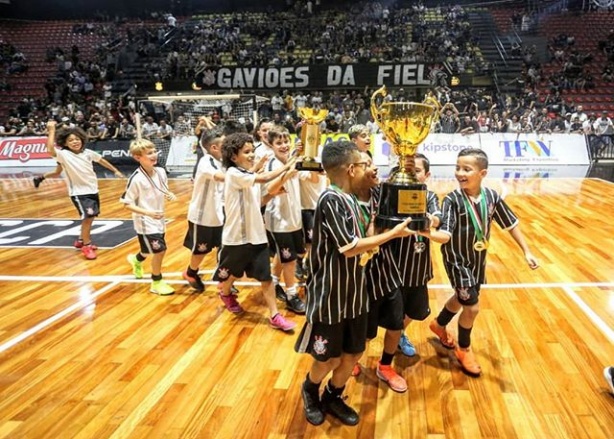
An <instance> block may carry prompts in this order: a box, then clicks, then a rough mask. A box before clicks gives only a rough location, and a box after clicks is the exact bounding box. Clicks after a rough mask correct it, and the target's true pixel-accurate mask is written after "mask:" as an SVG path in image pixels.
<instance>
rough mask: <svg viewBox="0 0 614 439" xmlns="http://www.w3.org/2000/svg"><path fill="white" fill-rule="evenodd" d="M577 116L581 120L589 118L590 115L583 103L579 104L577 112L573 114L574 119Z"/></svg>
mask: <svg viewBox="0 0 614 439" xmlns="http://www.w3.org/2000/svg"><path fill="white" fill-rule="evenodd" d="M576 117H577V118H578V119H580V122H584V121H586V119H588V115H587V114H586V113H585V112H584V107H583V106H582V105H578V108H577V110H576V112H575V113H573V114H572V115H571V119H572V120H573V119H575V118H576Z"/></svg>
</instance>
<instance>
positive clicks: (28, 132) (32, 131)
mask: <svg viewBox="0 0 614 439" xmlns="http://www.w3.org/2000/svg"><path fill="white" fill-rule="evenodd" d="M41 134H43V132H41V131H38V129H37V128H36V126H35V124H34V119H29V120H28V122H26V124H25V125H24V127H23V128H22V129H21V130H20V131H19V132H18V133H17V136H38V135H41Z"/></svg>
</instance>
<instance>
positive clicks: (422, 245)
mask: <svg viewBox="0 0 614 439" xmlns="http://www.w3.org/2000/svg"><path fill="white" fill-rule="evenodd" d="M426 203H427V206H426V208H427V212H428V213H430V214H431V215H433V216H436V217H439V220H440V224H441V208H440V207H439V198H437V195H436V194H435V193H434V192H432V191H427V195H426ZM391 244H392V246H393V249H392V251H393V254H394V257H395V258H396V260H397V263H398V266H399V270H400V275H401V284H402V285H403V286H406V287H417V286H422V285H426V284H427V283H428V281H430V280H431V279H432V278H433V263H432V260H431V242H430V240H429V239H427V238H425V237H423V236H416V235H411V236H408V237H406V238H397V239H395V240H393V241H391Z"/></svg>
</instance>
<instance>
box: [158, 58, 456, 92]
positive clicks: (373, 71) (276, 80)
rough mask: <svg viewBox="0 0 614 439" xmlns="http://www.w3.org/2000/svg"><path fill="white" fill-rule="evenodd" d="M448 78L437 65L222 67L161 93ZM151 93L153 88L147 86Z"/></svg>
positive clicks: (167, 85)
mask: <svg viewBox="0 0 614 439" xmlns="http://www.w3.org/2000/svg"><path fill="white" fill-rule="evenodd" d="M446 78H447V80H448V81H449V80H450V79H451V74H450V72H448V71H447V70H446V69H445V68H444V67H441V66H440V65H438V64H433V65H428V64H421V63H398V64H377V63H356V64H309V65H304V64H301V65H296V66H284V67H275V66H266V67H256V66H222V67H207V68H206V69H204V70H203V71H201V72H199V73H198V74H197V75H196V78H195V79H194V81H193V82H192V83H191V84H189V83H186V81H164V83H162V84H161V86H162V90H160V89H159V88H158V91H182V90H183V91H185V90H187V89H190V88H191V89H193V90H231V89H232V90H234V91H241V90H280V89H281V90H284V89H288V90H300V89H305V90H309V89H313V90H327V89H339V88H341V89H352V88H364V87H365V86H369V87H371V88H379V87H381V86H382V85H386V86H387V87H407V88H416V87H431V86H433V85H435V84H436V83H437V82H438V81H441V80H444V81H445V80H446ZM149 86H150V87H148V88H150V89H151V90H154V89H155V84H149Z"/></svg>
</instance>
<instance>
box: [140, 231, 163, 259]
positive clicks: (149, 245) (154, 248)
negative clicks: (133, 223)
mask: <svg viewBox="0 0 614 439" xmlns="http://www.w3.org/2000/svg"><path fill="white" fill-rule="evenodd" d="M136 236H137V237H138V238H139V244H140V245H141V254H143V255H151V254H156V253H162V252H163V251H164V250H166V241H164V233H152V234H151V235H142V234H138V235H136Z"/></svg>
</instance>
